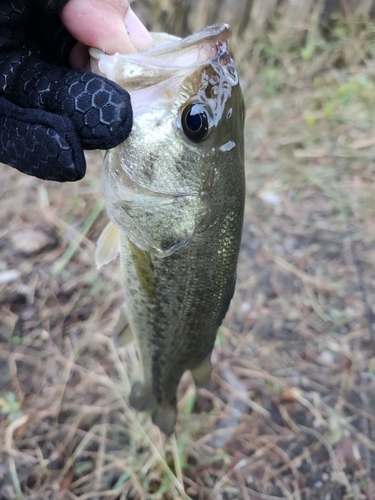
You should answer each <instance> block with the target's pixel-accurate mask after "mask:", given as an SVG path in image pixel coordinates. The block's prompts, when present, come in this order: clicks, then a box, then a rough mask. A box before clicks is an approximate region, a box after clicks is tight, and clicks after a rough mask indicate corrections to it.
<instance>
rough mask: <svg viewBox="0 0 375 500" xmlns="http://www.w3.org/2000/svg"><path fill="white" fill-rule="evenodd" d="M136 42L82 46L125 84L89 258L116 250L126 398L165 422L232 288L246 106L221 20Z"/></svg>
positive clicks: (97, 67)
mask: <svg viewBox="0 0 375 500" xmlns="http://www.w3.org/2000/svg"><path fill="white" fill-rule="evenodd" d="M152 36H153V39H154V46H153V47H152V48H151V49H149V50H148V51H145V52H138V53H135V54H134V53H133V54H115V55H106V54H104V53H103V52H101V51H99V50H98V49H90V54H91V66H92V70H93V71H94V72H95V73H97V74H101V75H103V76H105V77H107V78H109V79H111V80H113V81H115V82H116V83H118V84H119V85H120V86H121V87H123V88H124V89H126V90H127V91H128V92H129V94H130V97H131V103H132V108H133V127H132V131H131V134H130V136H129V138H128V139H127V140H126V141H125V142H123V143H122V144H120V145H119V146H118V147H116V148H114V149H111V150H109V151H108V152H107V153H106V157H105V160H104V163H103V168H102V173H101V185H102V191H103V194H104V197H105V200H106V209H107V213H108V216H109V219H110V223H109V225H108V226H107V227H106V228H105V229H104V231H103V233H102V235H101V236H100V238H99V240H98V243H97V250H96V262H97V266H98V267H100V266H101V265H104V264H106V263H107V262H109V261H111V260H112V259H114V258H115V257H116V256H117V254H118V253H120V261H121V276H122V281H123V285H124V294H125V303H124V306H123V307H122V309H121V313H120V318H119V320H118V323H117V325H116V327H115V331H116V334H119V335H120V334H121V335H122V338H123V339H124V343H127V342H130V341H132V340H134V339H135V341H136V343H137V346H138V352H139V358H140V363H141V367H142V372H143V380H140V381H137V382H135V383H134V385H133V387H132V389H131V393H130V396H129V402H130V404H131V406H132V407H133V408H135V409H136V410H138V411H149V412H151V416H152V421H153V423H154V424H156V425H157V426H158V427H159V428H160V430H161V431H162V432H163V433H164V434H166V435H167V436H169V435H171V434H172V433H173V431H174V428H175V424H176V420H177V417H178V411H177V389H178V385H179V382H180V380H181V377H182V375H183V374H184V373H185V372H186V371H187V370H189V371H190V372H191V374H192V377H193V380H194V382H195V384H196V386H197V387H202V386H204V385H206V384H207V382H208V381H209V380H210V377H211V353H212V350H213V347H214V344H215V339H216V335H217V331H218V328H219V327H220V325H221V323H222V321H223V319H224V317H225V315H226V313H227V311H228V308H229V304H230V302H231V299H232V297H233V293H234V289H235V283H236V266H237V259H238V254H239V249H240V242H241V233H242V224H243V214H244V203H245V174H244V119H245V106H244V100H243V96H242V92H241V88H240V84H239V77H238V73H237V70H236V67H235V64H234V62H233V59H232V58H231V56H230V54H229V48H228V43H229V40H230V37H231V30H230V27H229V26H228V25H227V24H221V25H213V26H209V27H207V28H205V29H203V30H201V31H199V32H197V33H194V34H192V35H190V36H188V37H186V38H183V39H180V38H178V37H175V36H173V35H168V34H163V33H154V34H152Z"/></svg>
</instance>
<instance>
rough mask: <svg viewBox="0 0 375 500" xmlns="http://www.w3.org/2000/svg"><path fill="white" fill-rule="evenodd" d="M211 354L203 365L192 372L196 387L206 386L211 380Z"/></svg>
mask: <svg viewBox="0 0 375 500" xmlns="http://www.w3.org/2000/svg"><path fill="white" fill-rule="evenodd" d="M211 371H212V367H211V354H210V355H209V356H207V357H206V358H204V360H203V361H202V363H201V364H200V365H198V366H197V367H196V368H194V369H193V370H191V374H192V376H193V379H194V382H195V385H196V386H197V387H203V386H204V385H206V384H207V383H208V382H209V381H210V378H211Z"/></svg>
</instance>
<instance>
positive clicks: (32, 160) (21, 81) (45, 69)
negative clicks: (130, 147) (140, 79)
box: [0, 0, 132, 182]
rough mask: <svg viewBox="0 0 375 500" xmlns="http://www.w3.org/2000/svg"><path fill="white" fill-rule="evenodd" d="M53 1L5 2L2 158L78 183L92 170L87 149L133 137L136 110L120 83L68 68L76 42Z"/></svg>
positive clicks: (0, 63)
mask: <svg viewBox="0 0 375 500" xmlns="http://www.w3.org/2000/svg"><path fill="white" fill-rule="evenodd" d="M57 3H59V7H60V8H62V7H63V5H64V4H65V3H66V2H63V1H61V0H60V1H59V2H57ZM47 4H48V5H47ZM53 4H54V2H51V1H48V0H44V1H43V0H0V161H1V162H3V163H6V164H8V165H10V166H12V167H14V168H16V169H18V170H20V171H21V172H23V173H25V174H29V175H33V176H35V177H39V178H41V179H46V180H53V181H60V182H62V181H76V180H78V179H81V178H82V177H83V176H84V175H85V171H86V162H85V157H84V154H83V149H110V148H112V147H115V146H117V145H118V144H119V143H120V142H122V141H124V140H125V139H126V138H127V137H128V136H129V134H130V131H131V127H132V109H131V104H130V97H129V94H128V93H127V92H126V91H125V90H123V89H122V88H121V87H119V86H118V85H117V84H116V83H114V82H111V81H109V80H107V79H106V78H103V77H101V76H98V75H94V74H93V73H91V72H89V71H85V70H83V69H69V63H68V58H69V54H70V51H71V49H72V48H73V46H74V44H75V43H76V41H75V40H74V38H73V37H72V36H71V35H70V34H69V33H68V32H67V31H66V29H65V28H64V26H63V24H62V23H61V21H60V18H59V15H58V13H57V12H56V9H54V8H51V5H52V6H53ZM55 4H56V2H55Z"/></svg>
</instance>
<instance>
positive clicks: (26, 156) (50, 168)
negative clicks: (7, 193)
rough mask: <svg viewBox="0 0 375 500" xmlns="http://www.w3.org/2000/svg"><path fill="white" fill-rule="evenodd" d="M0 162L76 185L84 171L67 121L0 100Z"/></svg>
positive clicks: (84, 166)
mask: <svg viewBox="0 0 375 500" xmlns="http://www.w3.org/2000/svg"><path fill="white" fill-rule="evenodd" d="M0 122H1V123H2V124H3V127H2V129H1V130H0V145H1V148H0V161H1V162H3V163H6V164H8V165H10V166H11V167H14V168H16V169H17V170H19V171H20V172H23V173H25V174H28V175H33V176H34V177H38V178H39V179H45V180H51V181H59V182H64V181H76V180H79V179H82V177H83V176H84V175H85V171H86V161H85V157H84V154H83V150H82V146H81V143H80V140H79V138H78V137H77V135H76V133H75V130H74V127H73V125H72V124H71V123H70V121H69V120H68V119H67V118H63V117H60V116H55V115H53V114H51V113H47V112H45V111H41V110H34V109H22V108H19V107H18V106H16V105H15V104H13V103H10V102H8V101H7V100H6V99H4V98H2V97H0Z"/></svg>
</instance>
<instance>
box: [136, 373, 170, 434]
mask: <svg viewBox="0 0 375 500" xmlns="http://www.w3.org/2000/svg"><path fill="white" fill-rule="evenodd" d="M129 403H130V404H131V406H132V407H133V408H135V409H136V410H138V411H151V412H152V421H153V423H154V424H155V425H157V426H158V427H159V429H160V430H161V431H162V432H164V434H166V435H167V436H170V435H171V434H172V433H173V429H174V425H175V423H176V420H177V408H176V406H173V405H170V404H165V403H163V404H161V405H160V404H158V403H157V401H156V398H155V396H154V395H153V393H152V386H151V385H147V384H142V383H141V382H136V383H135V384H134V385H133V388H132V391H131V394H130V397H129Z"/></svg>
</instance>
